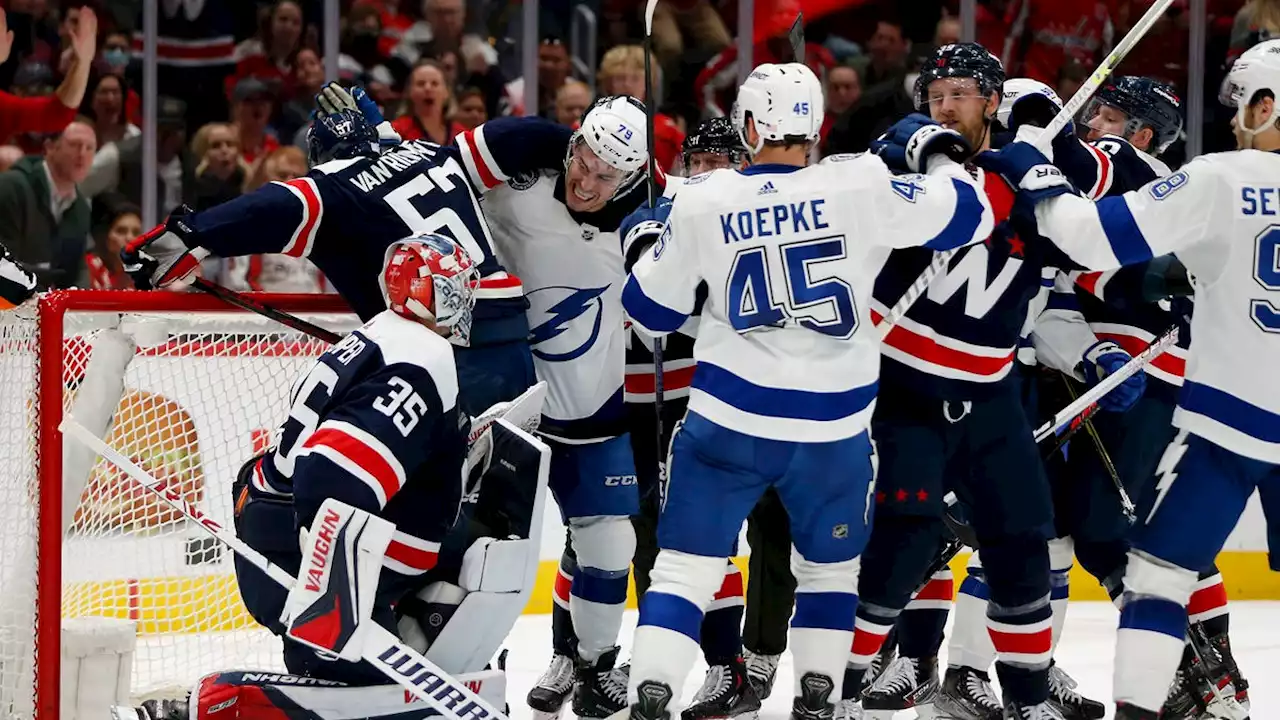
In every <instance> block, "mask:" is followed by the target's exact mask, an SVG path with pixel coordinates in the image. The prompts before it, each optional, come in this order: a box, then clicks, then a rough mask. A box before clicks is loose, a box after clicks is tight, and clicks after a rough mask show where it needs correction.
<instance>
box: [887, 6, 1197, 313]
mask: <svg viewBox="0 0 1280 720" xmlns="http://www.w3.org/2000/svg"><path fill="white" fill-rule="evenodd" d="M1172 4H1173V0H1157V2H1155V3H1154V4H1152V6H1151V7H1150V8H1149V9H1148V10H1147V12H1146V13H1145V14H1143V16H1142V18H1141V19H1139V20H1138V22H1137V24H1136V25H1134V26H1133V29H1131V30H1130V31H1129V33H1128V34H1127V35H1125V36H1124V38H1123V39H1122V40H1120V43H1119V44H1118V45H1116V47H1115V49H1113V50H1112V51H1111V53H1110V54H1109V55H1107V57H1106V58H1104V59H1103V60H1102V64H1100V65H1098V69H1097V70H1094V71H1093V74H1092V75H1090V76H1089V79H1088V80H1085V81H1084V84H1083V85H1081V86H1080V89H1079V90H1077V91H1076V94H1075V95H1072V96H1071V99H1070V100H1068V101H1067V104H1066V105H1063V106H1062V109H1061V110H1059V111H1058V114H1057V115H1055V116H1054V118H1053V120H1052V121H1051V122H1050V123H1049V126H1048V127H1046V128H1045V129H1044V130H1043V131H1042V132H1041V133H1040V135H1039V136H1038V137H1037V138H1036V142H1035V145H1036V148H1037V149H1039V150H1040V151H1042V152H1043V151H1046V150H1048V149H1049V146H1050V144H1051V143H1052V142H1053V138H1054V136H1055V135H1057V134H1058V133H1059V132H1061V131H1062V129H1063V128H1065V127H1066V126H1067V125H1068V124H1069V123H1070V122H1071V119H1072V118H1074V117H1075V116H1076V113H1078V112H1080V109H1081V108H1083V107H1084V106H1085V104H1086V103H1088V102H1089V100H1090V99H1091V98H1092V97H1093V94H1094V93H1095V92H1097V91H1098V88H1100V87H1102V84H1103V83H1104V82H1106V81H1107V78H1108V77H1110V75H1111V73H1112V72H1114V71H1115V69H1116V66H1117V65H1119V64H1120V62H1121V61H1122V60H1124V58H1125V56H1126V55H1128V54H1129V51H1130V50H1132V49H1133V47H1134V46H1135V45H1137V44H1138V42H1139V41H1140V40H1142V38H1143V37H1144V36H1146V34H1147V32H1148V31H1149V30H1151V27H1152V26H1153V25H1155V24H1156V21H1158V20H1159V19H1160V16H1161V15H1164V12H1165V10H1167V9H1169V6H1170V5H1172ZM959 249H960V248H957V249H955V250H946V251H944V252H939V253H934V255H933V261H932V262H930V263H929V267H927V268H925V269H924V272H922V273H920V277H918V278H916V281H915V282H913V283H912V284H911V287H909V288H907V291H906V292H905V293H903V294H902V297H901V298H899V299H898V302H897V303H895V304H894V306H893V307H892V308H890V309H889V312H888V313H886V314H885V316H884V319H882V320H881V321H880V324H879V326H878V327H879V328H880V334H881V337H883V336H885V335H888V334H889V331H890V330H892V329H893V326H894V325H897V324H898V321H899V320H901V319H902V317H903V316H904V315H906V314H907V311H909V310H910V309H911V306H912V305H915V304H916V301H917V300H919V299H920V296H922V295H924V292H925V290H927V289H929V284H930V283H932V282H933V279H934V278H935V277H937V275H938V273H940V272H942V270H943V268H945V267H947V265H948V264H949V263H950V262H951V258H953V257H955V254H956V252H957V251H958V250H959Z"/></svg>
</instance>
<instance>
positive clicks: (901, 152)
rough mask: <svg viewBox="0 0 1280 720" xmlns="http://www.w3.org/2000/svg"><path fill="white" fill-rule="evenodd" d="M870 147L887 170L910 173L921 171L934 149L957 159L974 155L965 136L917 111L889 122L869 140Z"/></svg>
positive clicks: (960, 160)
mask: <svg viewBox="0 0 1280 720" xmlns="http://www.w3.org/2000/svg"><path fill="white" fill-rule="evenodd" d="M871 151H872V152H874V153H875V154H877V155H879V156H880V158H881V159H882V160H884V163H885V165H888V166H889V169H890V170H894V171H897V172H913V173H918V172H924V169H925V167H926V166H927V165H928V162H929V156H931V155H933V154H935V153H942V154H944V155H946V156H947V157H949V158H951V159H952V160H955V161H956V162H959V163H962V162H966V161H967V160H968V159H969V158H970V157H971V156H972V155H973V148H971V147H969V143H968V142H967V141H966V140H965V139H964V136H962V135H961V134H960V133H958V132H956V131H955V130H948V129H947V128H944V127H942V126H941V125H939V124H938V123H936V122H934V121H933V120H931V119H929V118H928V117H926V116H924V115H921V114H920V113H912V114H910V115H908V116H906V117H905V118H903V119H901V120H899V121H898V122H896V123H894V124H893V125H892V126H890V128H889V129H888V130H887V131H886V132H885V134H883V135H881V136H880V137H879V138H878V139H877V140H875V141H874V142H872V143H871Z"/></svg>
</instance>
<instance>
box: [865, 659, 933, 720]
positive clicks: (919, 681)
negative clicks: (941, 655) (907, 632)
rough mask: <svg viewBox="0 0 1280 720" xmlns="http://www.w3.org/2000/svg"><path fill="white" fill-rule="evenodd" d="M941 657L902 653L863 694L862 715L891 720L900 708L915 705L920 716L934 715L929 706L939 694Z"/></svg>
mask: <svg viewBox="0 0 1280 720" xmlns="http://www.w3.org/2000/svg"><path fill="white" fill-rule="evenodd" d="M938 689H939V685H938V658H936V657H930V658H908V657H899V658H897V659H896V660H894V661H893V662H891V663H889V666H888V667H887V668H885V671H884V672H883V673H881V674H880V677H878V678H876V680H875V682H873V683H872V684H871V686H870V687H868V688H867V690H866V692H864V693H863V695H862V716H863V717H864V718H867V720H891V719H892V718H893V716H894V713H896V712H897V711H899V710H907V709H909V708H915V709H916V714H917V716H918V717H921V718H925V719H926V720H927V718H932V717H933V716H934V713H933V709H932V708H929V707H922V706H928V705H931V704H932V703H933V701H934V700H935V699H936V698H937V696H938Z"/></svg>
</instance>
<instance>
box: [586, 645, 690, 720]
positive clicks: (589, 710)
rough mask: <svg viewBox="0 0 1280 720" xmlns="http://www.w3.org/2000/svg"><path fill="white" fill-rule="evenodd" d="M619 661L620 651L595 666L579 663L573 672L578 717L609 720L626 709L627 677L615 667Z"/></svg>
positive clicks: (600, 660)
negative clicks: (611, 716) (608, 719)
mask: <svg viewBox="0 0 1280 720" xmlns="http://www.w3.org/2000/svg"><path fill="white" fill-rule="evenodd" d="M617 660H618V648H616V647H615V648H613V649H612V650H610V651H608V652H606V653H605V654H603V655H601V656H600V657H599V658H596V661H595V662H593V663H587V662H584V661H582V660H581V659H579V660H578V662H577V663H576V664H575V667H574V669H573V670H574V680H573V713H574V714H575V715H577V716H578V717H580V718H607V717H609V716H610V715H613V714H614V713H616V712H618V711H620V710H625V709H626V707H627V675H626V673H624V672H623V671H622V670H621V669H619V668H615V667H614V663H616V662H617ZM669 692H670V690H668V693H669ZM664 707H665V704H664Z"/></svg>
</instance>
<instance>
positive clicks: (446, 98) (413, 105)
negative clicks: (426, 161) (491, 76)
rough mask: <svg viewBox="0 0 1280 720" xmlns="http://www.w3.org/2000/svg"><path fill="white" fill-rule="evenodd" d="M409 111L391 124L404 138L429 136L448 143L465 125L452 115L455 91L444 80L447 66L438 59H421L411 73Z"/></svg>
mask: <svg viewBox="0 0 1280 720" xmlns="http://www.w3.org/2000/svg"><path fill="white" fill-rule="evenodd" d="M406 94H407V95H408V96H409V101H408V107H407V108H406V111H405V112H404V113H403V114H402V115H401V116H400V117H398V118H396V119H395V120H392V121H391V127H392V128H394V129H395V131H396V132H398V133H400V137H402V138H404V139H405V140H428V141H430V142H433V143H436V144H437V145H449V144H452V143H453V138H454V137H455V136H457V134H458V133H460V132H462V131H463V130H464V129H465V128H463V127H462V126H461V125H459V124H458V123H456V122H453V120H452V119H451V118H450V117H449V115H450V113H451V112H452V105H453V91H452V90H451V89H450V88H449V86H448V85H447V84H446V83H445V81H444V69H443V68H441V67H440V63H438V62H436V61H435V60H419V61H418V63H417V64H416V65H414V67H413V72H412V73H410V74H409V82H408V88H407V91H406Z"/></svg>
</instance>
